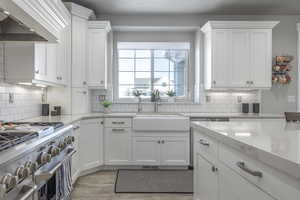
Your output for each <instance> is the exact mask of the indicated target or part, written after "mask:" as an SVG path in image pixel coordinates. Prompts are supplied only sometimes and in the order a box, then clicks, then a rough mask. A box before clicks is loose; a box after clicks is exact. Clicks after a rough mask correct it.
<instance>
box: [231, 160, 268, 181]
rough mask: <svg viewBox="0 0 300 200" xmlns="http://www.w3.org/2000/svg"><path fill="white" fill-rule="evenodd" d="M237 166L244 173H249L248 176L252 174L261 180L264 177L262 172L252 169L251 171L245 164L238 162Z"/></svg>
mask: <svg viewBox="0 0 300 200" xmlns="http://www.w3.org/2000/svg"><path fill="white" fill-rule="evenodd" d="M236 165H237V166H238V167H239V168H240V169H241V170H243V171H245V172H247V173H248V174H251V175H252V176H257V177H259V178H262V177H263V173H262V172H260V171H254V170H252V169H249V168H248V167H247V166H246V164H245V163H244V162H237V163H236Z"/></svg>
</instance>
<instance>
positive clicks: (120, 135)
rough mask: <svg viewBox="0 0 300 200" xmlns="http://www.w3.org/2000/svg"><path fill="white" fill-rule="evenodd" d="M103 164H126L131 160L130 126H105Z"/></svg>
mask: <svg viewBox="0 0 300 200" xmlns="http://www.w3.org/2000/svg"><path fill="white" fill-rule="evenodd" d="M104 130H105V143H104V146H105V164H106V165H126V164H129V163H130V162H131V128H105V129H104Z"/></svg>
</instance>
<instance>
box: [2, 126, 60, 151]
mask: <svg viewBox="0 0 300 200" xmlns="http://www.w3.org/2000/svg"><path fill="white" fill-rule="evenodd" d="M63 125H64V124H63V123H61V122H49V123H48V122H47V123H45V122H6V123H1V124H0V152H1V151H3V150H5V149H8V148H11V147H13V146H16V145H18V144H21V143H23V142H26V141H29V140H31V139H33V138H35V137H44V136H46V135H48V134H51V133H53V132H54V131H55V129H58V128H60V127H62V126H63Z"/></svg>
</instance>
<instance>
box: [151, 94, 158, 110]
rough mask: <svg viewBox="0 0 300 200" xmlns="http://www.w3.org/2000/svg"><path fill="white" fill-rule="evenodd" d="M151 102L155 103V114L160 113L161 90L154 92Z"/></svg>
mask: <svg viewBox="0 0 300 200" xmlns="http://www.w3.org/2000/svg"><path fill="white" fill-rule="evenodd" d="M151 101H152V102H154V112H158V106H159V101H160V92H159V90H154V91H153V92H152V94H151Z"/></svg>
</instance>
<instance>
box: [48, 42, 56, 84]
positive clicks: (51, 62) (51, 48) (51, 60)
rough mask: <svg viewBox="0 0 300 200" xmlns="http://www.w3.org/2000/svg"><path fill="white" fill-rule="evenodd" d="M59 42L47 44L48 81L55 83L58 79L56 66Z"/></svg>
mask: <svg viewBox="0 0 300 200" xmlns="http://www.w3.org/2000/svg"><path fill="white" fill-rule="evenodd" d="M57 47H58V45H57V44H47V51H46V55H47V57H46V63H47V64H46V67H47V81H49V82H52V83H55V82H57V79H56V67H57V50H58V48H57Z"/></svg>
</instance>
